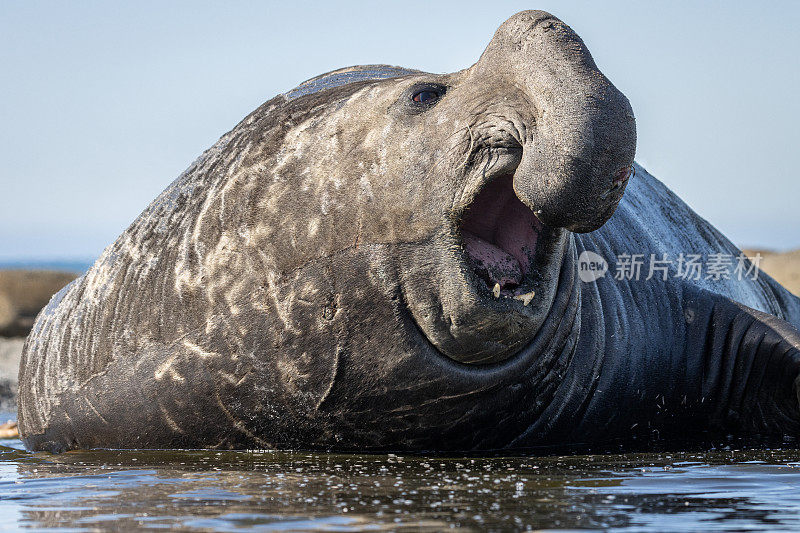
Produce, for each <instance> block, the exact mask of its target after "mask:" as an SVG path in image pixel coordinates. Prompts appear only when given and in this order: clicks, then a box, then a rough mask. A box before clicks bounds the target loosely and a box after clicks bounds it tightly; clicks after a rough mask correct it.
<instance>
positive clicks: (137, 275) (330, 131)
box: [19, 11, 800, 451]
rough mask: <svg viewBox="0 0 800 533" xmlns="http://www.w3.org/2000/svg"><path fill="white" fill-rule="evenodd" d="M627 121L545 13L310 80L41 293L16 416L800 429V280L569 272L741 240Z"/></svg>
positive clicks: (121, 421) (113, 425)
mask: <svg viewBox="0 0 800 533" xmlns="http://www.w3.org/2000/svg"><path fill="white" fill-rule="evenodd" d="M635 136H636V134H635V124H634V116H633V112H632V110H631V106H630V105H629V103H628V100H627V99H626V98H625V96H623V95H622V93H621V92H620V91H619V90H617V89H616V88H615V87H614V86H613V85H612V84H611V82H609V80H608V79H607V78H606V77H605V76H603V74H601V73H600V72H599V70H598V69H597V67H596V65H595V63H594V61H593V59H592V57H591V55H590V54H589V52H588V50H587V49H586V47H585V45H584V43H583V42H582V41H581V39H580V38H579V37H578V36H577V35H576V34H575V33H574V32H573V31H572V30H571V29H570V28H569V27H568V26H566V25H565V24H564V23H563V22H561V21H560V20H558V19H557V18H555V17H553V16H551V15H549V14H547V13H544V12H541V11H526V12H522V13H519V14H517V15H515V16H513V17H512V18H511V19H509V20H508V21H507V22H505V23H504V24H503V25H502V26H501V27H500V28H499V29H498V30H497V32H496V34H495V36H494V38H493V39H492V40H491V42H490V43H489V45H488V47H487V48H486V51H485V52H484V53H483V55H482V56H481V57H480V59H479V60H478V62H477V63H475V64H474V65H473V66H472V67H470V68H468V69H465V70H462V71H460V72H456V73H453V74H445V75H434V74H428V73H425V72H419V71H416V70H408V69H402V68H398V67H387V66H361V67H352V68H347V69H343V70H338V71H334V72H331V73H328V74H325V75H323V76H320V77H317V78H314V79H312V80H309V81H307V82H305V83H303V84H302V85H300V86H299V87H298V88H296V89H294V90H292V91H290V92H288V93H285V94H282V95H280V96H277V97H276V98H273V99H272V100H269V101H268V102H266V103H265V104H263V105H262V106H261V107H259V108H258V109H257V110H256V111H254V112H253V113H252V114H251V115H249V116H248V117H247V118H245V119H244V120H243V121H242V122H241V123H240V124H239V125H238V126H236V127H235V128H234V129H233V130H232V131H231V132H229V133H228V134H226V135H224V136H223V137H222V138H221V139H220V141H219V142H218V143H217V144H216V145H215V146H214V147H212V148H211V149H210V150H209V151H207V152H206V153H205V154H204V155H203V156H201V157H200V158H199V159H198V160H197V161H196V162H195V163H194V164H192V165H191V167H190V168H189V169H188V170H187V171H186V172H185V173H184V174H183V175H182V176H180V177H179V178H178V179H177V180H176V181H175V182H174V183H172V184H171V185H170V186H169V187H168V188H167V189H166V190H165V191H164V193H163V194H162V195H161V196H159V197H158V198H157V199H156V200H155V201H154V202H153V203H152V204H151V205H150V206H149V207H148V208H147V209H146V210H145V211H144V212H143V213H142V215H141V216H140V217H139V218H138V219H137V220H136V221H135V222H134V223H133V224H132V225H131V226H130V227H129V228H128V229H127V230H126V231H125V232H124V233H123V234H122V236H120V237H119V239H118V240H117V241H116V242H115V243H114V244H112V245H111V246H110V247H109V248H108V249H107V250H106V251H105V252H104V253H103V255H102V256H101V257H100V259H99V260H98V261H97V263H96V264H95V265H94V266H93V267H92V268H91V270H89V271H88V272H87V273H86V274H85V275H84V276H82V277H81V278H80V279H78V280H77V281H75V282H74V283H72V284H71V285H69V286H68V287H67V288H66V289H64V290H63V291H61V292H60V293H59V294H57V295H56V296H55V297H54V298H53V300H52V301H51V302H50V304H49V305H48V307H47V308H46V309H45V310H44V311H43V312H42V313H41V315H40V316H39V317H38V319H37V321H36V324H35V326H34V330H33V332H32V334H31V335H30V337H29V339H28V341H27V345H26V347H25V353H24V356H23V360H22V367H21V374H20V376H21V378H20V389H21V393H20V401H19V421H20V429H21V434H22V438H23V440H24V442H25V444H26V445H27V446H28V447H29V448H31V449H34V450H41V449H44V450H56V451H58V450H65V449H70V448H92V447H114V448H134V447H139V448H177V447H181V448H185V447H192V448H194V447H216V448H305V449H336V450H362V451H364V450H405V451H426V450H434V451H451V450H452V451H456V450H457V451H480V450H491V449H507V450H514V449H516V450H520V449H526V448H531V447H537V446H551V445H553V446H558V445H571V444H580V443H589V444H592V443H602V442H606V441H609V440H614V439H616V440H618V441H621V442H630V441H631V440H632V439H640V440H639V442H641V439H645V440H646V439H650V438H652V436H653V435H658V436H659V437H660V438H665V437H675V438H681V437H687V436H695V435H698V434H699V433H710V434H728V433H732V434H737V435H762V436H763V435H787V434H788V435H796V434H797V432H798V429H800V428H799V427H798V422H799V421H800V412H799V411H798V402H797V395H796V387H795V379H796V377H797V376H798V370H800V352H798V347H799V346H800V337H799V336H798V333H797V331H796V330H795V329H794V328H795V327H797V326H798V325H799V324H800V301H798V299H797V298H795V297H793V296H791V295H790V294H789V293H788V292H787V291H786V290H784V289H783V288H782V287H781V286H779V285H778V284H777V283H775V282H774V281H772V280H771V279H769V278H768V277H766V276H764V275H761V276H759V277H758V278H757V279H752V278H751V277H744V278H743V279H741V280H740V279H738V277H737V276H727V277H726V276H717V277H712V276H707V275H704V276H698V277H694V276H678V275H677V272H675V271H674V269H675V266H674V265H672V266H669V268H667V269H666V270H665V271H664V274H670V275H663V276H662V275H660V274H659V275H655V276H650V277H649V279H644V278H639V277H633V276H628V275H625V273H624V272H623V275H621V276H616V275H610V274H608V273H605V274H606V275H601V274H602V273H601V272H599V271H598V275H597V276H595V277H594V278H596V279H591V280H588V281H583V280H582V278H581V277H580V274H581V270H580V268H581V265H580V263H581V261H580V260H579V258H581V257H586V255H585V254H586V253H589V252H590V253H591V254H594V255H592V256H591V257H593V258H597V257H599V258H601V259H602V261H608V262H609V264H608V265H606V266H608V267H609V269H610V268H612V267H618V266H619V263H620V260H619V258H620V257H622V256H623V255H625V254H634V253H636V254H641V255H642V256H643V257H650V256H653V257H658V258H663V257H665V254H669V255H671V256H672V257H675V256H678V255H679V254H684V253H687V254H688V253H693V254H700V255H709V254H723V253H724V254H731V255H735V254H737V253H738V250H737V249H736V248H735V247H734V246H733V245H732V244H731V243H730V242H729V241H728V240H727V239H725V237H723V236H722V235H721V234H720V233H719V232H717V231H716V230H715V229H714V228H713V227H711V226H710V225H709V224H708V223H706V222H705V221H704V220H702V219H700V218H699V217H698V216H697V215H695V214H694V213H693V212H692V211H691V210H690V209H689V208H688V207H687V206H686V205H685V204H684V203H682V202H681V201H680V200H679V199H678V198H676V197H675V196H674V195H673V194H672V193H671V192H670V191H669V190H668V189H667V188H666V187H664V186H663V185H662V184H661V183H660V182H658V181H657V180H656V179H655V178H653V177H652V176H650V175H649V174H648V173H647V172H646V171H645V170H644V169H643V168H641V167H640V166H637V165H634V162H633V158H634V151H635ZM632 175H633V177H632V178H631V176H632ZM626 188H627V192H626V193H625V196H624V198H623V191H625V190H626ZM620 200H621V203H620ZM612 215H613V216H612ZM614 258H617V259H616V260H615V259H614ZM597 262H598V263H599V262H600V261H599V260H598V261H597ZM587 264H589V263H587ZM592 264H594V263H592Z"/></svg>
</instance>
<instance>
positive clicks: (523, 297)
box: [514, 291, 536, 306]
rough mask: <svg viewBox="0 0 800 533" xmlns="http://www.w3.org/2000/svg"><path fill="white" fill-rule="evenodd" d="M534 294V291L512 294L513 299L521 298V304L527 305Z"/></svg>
mask: <svg viewBox="0 0 800 533" xmlns="http://www.w3.org/2000/svg"><path fill="white" fill-rule="evenodd" d="M535 295H536V293H535V292H534V291H531V292H526V293H525V294H518V295H516V296H514V299H515V300H522V305H524V306H527V305H528V304H529V303H531V300H533V297H534V296H535Z"/></svg>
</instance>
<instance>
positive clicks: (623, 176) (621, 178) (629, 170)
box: [612, 165, 633, 188]
mask: <svg viewBox="0 0 800 533" xmlns="http://www.w3.org/2000/svg"><path fill="white" fill-rule="evenodd" d="M632 176H633V166H630V165H628V166H624V167H622V168H621V169H619V170H618V171H617V173H616V174H615V175H614V179H613V180H612V184H613V186H614V188H617V187H619V186H621V185H623V184H624V183H625V182H626V181H628V180H629V179H631V177H632Z"/></svg>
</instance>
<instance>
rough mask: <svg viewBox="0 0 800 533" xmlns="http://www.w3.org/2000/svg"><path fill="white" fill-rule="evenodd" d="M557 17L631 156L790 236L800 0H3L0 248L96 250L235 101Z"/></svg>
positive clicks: (439, 56) (244, 109)
mask: <svg viewBox="0 0 800 533" xmlns="http://www.w3.org/2000/svg"><path fill="white" fill-rule="evenodd" d="M529 8H539V9H546V10H548V11H551V12H552V13H554V14H555V15H557V16H559V17H560V18H562V19H563V20H564V21H566V22H567V23H568V24H570V25H571V26H572V27H573V28H574V29H575V30H576V31H577V32H578V34H579V35H581V36H582V37H583V39H584V41H585V42H586V43H587V45H588V46H589V49H590V50H591V51H592V53H593V55H594V57H595V60H596V62H597V64H598V65H599V66H600V68H601V69H602V70H603V71H604V72H605V73H606V75H608V77H609V78H610V79H611V80H612V81H613V82H614V83H615V84H616V85H617V86H618V87H619V88H620V89H621V90H622V91H623V92H624V93H625V94H626V95H627V96H628V98H629V99H630V100H631V103H632V105H633V109H634V112H635V113H636V117H637V125H638V132H639V144H638V150H637V152H638V153H637V159H638V161H639V162H640V163H642V164H644V165H645V167H646V168H647V169H648V170H650V172H651V173H653V174H655V175H656V176H657V177H659V178H660V179H661V180H662V181H664V182H665V183H667V185H668V186H670V187H671V188H672V189H673V190H675V191H676V192H677V193H678V194H679V195H681V196H682V197H683V198H684V200H686V201H687V202H688V203H689V204H690V205H691V206H692V207H693V208H695V209H696V210H697V211H698V212H699V213H700V214H701V215H702V216H704V217H706V218H707V219H709V220H711V222H712V223H714V224H715V225H716V226H717V227H718V228H720V229H721V230H722V231H723V232H725V233H726V234H727V235H728V236H729V237H730V238H731V239H733V240H734V241H735V242H737V243H738V244H743V245H749V246H753V245H759V246H768V247H774V248H791V247H800V208H798V203H797V202H798V199H799V198H800V179H798V170H797V164H798V161H797V150H798V145H800V142H798V141H800V133H798V127H799V125H800V98H798V96H797V95H798V93H800V91H799V90H798V86H800V60H799V59H798V53H799V52H800V30H798V28H800V2H785V3H779V2H774V3H769V4H766V3H765V4H762V5H758V4H755V3H752V4H744V3H742V4H739V3H735V2H709V3H697V2H656V3H654V2H570V1H558V2H556V1H539V2H516V1H514V2H511V1H509V2H502V1H491V2H487V1H484V2H463V1H460V2H446V1H440V2H436V1H428V2H416V1H408V0H406V1H403V2H397V3H377V2H339V3H333V2H330V3H327V2H326V3H322V2H320V3H313V2H286V1H281V2H235V1H224V2H223V1H218V2H162V1H157V2H141V1H137V2H128V3H121V2H120V3H116V2H109V1H104V2H88V1H82V2H36V1H33V2H32V1H9V0H6V1H4V2H3V3H2V4H0V86H2V92H0V95H1V97H0V161H2V165H0V260H10V259H32V258H37V259H45V258H84V257H94V256H97V255H98V254H99V253H100V252H101V250H102V249H103V248H104V247H105V246H106V245H108V244H109V243H111V242H112V241H113V240H114V239H115V238H116V236H117V235H119V234H120V233H121V232H122V231H123V230H124V229H125V228H126V227H127V226H128V224H130V222H131V221H132V220H133V219H134V218H135V217H136V216H137V215H138V214H139V213H140V212H141V211H142V210H143V209H144V208H145V206H146V205H147V204H148V203H149V202H150V200H152V199H153V198H154V197H155V196H156V195H157V194H158V193H159V192H160V191H161V190H162V189H163V188H164V187H165V186H166V185H167V184H169V182H170V181H172V180H173V179H174V178H175V177H176V176H177V175H178V174H179V173H180V172H181V171H182V170H183V169H184V168H186V167H187V166H188V165H189V163H190V162H191V161H192V160H194V159H195V157H197V156H198V155H199V154H200V153H201V152H202V151H203V150H204V149H205V148H207V147H209V146H210V145H211V144H213V143H214V141H215V140H216V139H217V138H218V137H219V136H220V135H222V134H223V133H224V132H226V131H228V130H229V129H231V128H232V127H233V126H234V125H235V124H236V123H237V122H238V121H239V120H241V119H242V118H243V117H244V116H245V115H246V114H247V113H249V112H250V111H252V110H253V109H254V108H255V107H257V106H258V105H259V104H261V103H262V102H264V101H266V100H268V99H269V98H271V97H272V96H274V95H275V94H277V93H280V92H284V91H286V90H288V89H290V88H292V87H294V86H295V85H297V84H298V83H299V82H301V81H303V80H304V79H307V78H310V77H312V76H315V75H317V74H320V73H322V72H325V71H328V70H332V69H335V68H338V67H342V66H347V65H352V64H364V63H389V64H395V65H402V66H406V67H414V68H419V69H422V70H427V71H431V72H452V71H454V70H459V69H461V68H464V67H467V66H469V65H471V64H472V63H473V62H474V61H475V60H476V59H477V58H478V56H479V55H480V53H481V51H482V50H483V48H484V47H485V46H486V44H487V43H488V41H489V39H490V38H491V36H492V34H493V32H494V30H495V29H496V28H497V26H498V25H499V24H500V23H502V21H503V20H505V19H506V18H508V17H509V16H510V15H512V14H513V13H515V12H517V11H520V10H522V9H529Z"/></svg>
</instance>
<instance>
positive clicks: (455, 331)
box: [284, 11, 636, 364]
mask: <svg viewBox="0 0 800 533" xmlns="http://www.w3.org/2000/svg"><path fill="white" fill-rule="evenodd" d="M376 68H377V67H356V68H353V69H345V70H342V71H337V72H334V73H331V74H328V75H325V76H322V77H320V78H317V79H314V80H310V81H309V82H306V83H305V84H303V85H301V86H300V87H299V88H298V89H296V90H295V92H294V93H289V97H291V98H298V100H303V99H304V98H305V99H308V98H312V97H313V96H314V94H308V93H314V92H315V91H319V90H320V89H324V88H325V87H326V83H330V84H333V85H336V84H339V83H342V81H341V79H342V78H347V77H348V76H350V77H351V80H348V81H352V80H355V81H357V80H358V77H359V76H363V77H367V78H371V80H370V81H368V82H362V83H360V84H359V83H354V84H349V85H346V87H350V89H349V91H347V92H346V93H345V96H342V97H340V98H341V101H340V102H339V103H338V104H337V105H331V104H330V103H329V104H328V106H327V110H326V112H325V113H324V120H323V119H322V118H318V119H317V122H316V123H314V124H317V125H314V124H311V125H309V126H308V127H304V129H303V132H302V133H301V134H300V135H299V136H296V137H295V138H294V139H286V140H284V142H285V143H286V142H287V141H293V142H296V143H299V144H300V145H303V146H305V147H306V148H305V152H304V154H303V160H304V161H306V162H307V161H314V162H315V163H314V164H315V167H316V168H315V169H310V170H309V169H306V170H304V171H303V173H305V174H307V175H316V176H323V180H326V181H329V180H330V179H334V180H335V182H336V184H335V186H334V187H333V189H335V192H332V195H338V196H340V197H342V198H341V201H340V202H339V203H340V204H341V203H347V204H348V206H349V207H348V211H356V212H357V213H358V216H356V217H355V218H354V219H352V217H351V220H348V218H347V216H344V217H340V218H338V219H334V220H336V226H337V231H338V232H340V233H342V234H349V233H352V232H357V235H355V236H352V235H351V236H350V237H348V238H351V239H353V241H354V242H356V243H358V244H360V245H368V244H377V243H387V244H390V245H392V248H393V250H394V253H393V258H394V260H395V263H396V265H395V266H396V267H397V277H398V280H397V283H398V284H399V287H400V293H401V298H402V300H403V304H404V305H405V306H407V308H408V310H409V311H410V315H411V316H412V317H413V320H414V322H415V323H416V325H417V326H418V328H419V330H421V332H422V333H423V334H424V336H425V337H427V339H428V341H430V343H431V344H432V345H433V346H434V347H435V348H436V349H437V350H438V351H439V352H440V353H442V354H444V355H445V356H447V357H449V358H451V359H453V360H455V361H458V362H462V363H471V364H487V363H496V362H498V361H502V360H505V359H507V358H509V357H511V356H512V355H514V354H515V353H517V352H519V351H520V350H521V349H522V348H523V347H524V346H525V345H526V344H527V343H529V342H530V341H531V339H532V338H533V336H534V335H535V334H536V332H537V330H538V328H539V327H540V325H541V324H542V323H543V321H544V319H545V318H546V317H547V315H548V313H549V312H550V309H551V304H552V302H553V299H554V297H555V296H556V295H557V294H558V291H559V290H560V287H559V276H560V272H561V270H562V267H563V266H564V261H565V260H568V261H570V260H573V259H572V258H571V253H572V250H571V249H570V245H571V242H572V241H571V240H570V237H569V235H570V232H587V231H592V230H594V229H597V228H599V227H600V226H601V225H603V223H604V222H605V221H606V220H608V218H609V217H610V216H611V215H612V214H613V212H614V210H615V208H616V206H617V204H618V202H619V201H620V199H621V197H622V194H623V191H624V189H625V184H626V181H627V179H628V177H629V176H630V174H631V169H632V164H633V157H634V152H635V144H636V133H635V122H634V116H633V112H632V110H631V106H630V104H629V103H628V100H627V99H626V98H625V96H624V95H623V94H622V93H621V92H620V91H619V90H617V89H616V88H615V87H614V86H613V85H612V84H611V82H610V81H609V80H608V79H607V78H606V77H605V76H604V75H603V74H602V73H601V72H600V71H599V70H598V69H597V66H596V65H595V63H594V61H593V59H592V57H591V55H590V54H589V51H588V50H587V48H586V46H585V45H584V43H583V42H582V41H581V39H580V38H579V37H578V36H577V35H576V34H575V33H574V32H573V31H572V30H571V29H570V28H569V27H568V26H567V25H566V24H564V23H563V22H561V21H560V20H558V19H557V18H555V17H553V16H552V15H550V14H548V13H545V12H542V11H525V12H522V13H518V14H517V15H515V16H513V17H512V18H510V19H509V20H508V21H506V22H505V23H504V24H503V25H502V26H501V27H500V28H499V29H498V30H497V32H496V34H495V36H494V38H493V39H492V41H491V42H490V44H489V45H488V47H487V48H486V50H485V52H484V53H483V55H482V56H481V57H480V59H479V60H478V62H477V63H476V64H475V65H473V66H472V67H470V68H468V69H465V70H463V71H460V72H456V73H453V74H445V75H433V74H427V73H422V72H418V71H404V70H400V69H395V70H392V69H394V67H381V69H383V70H380V72H382V73H383V74H382V76H376V75H375V73H374V72H372V70H373V69H376ZM378 77H386V78H388V79H383V80H379V81H378V80H376V79H375V78H378ZM321 93H329V95H331V96H332V97H334V98H335V90H333V89H332V90H330V91H321V92H320V93H316V94H321ZM307 105H308V104H307ZM323 125H324V126H323ZM309 136H310V137H309ZM312 139H313V142H312ZM329 185H330V184H329ZM307 187H315V188H316V190H320V189H322V188H324V187H326V186H323V185H321V184H320V183H319V182H317V183H316V184H314V183H309V184H308V185H307ZM341 191H345V192H343V193H342V192H341ZM325 197H326V198H329V195H326V196H325ZM345 197H347V198H345ZM326 201H330V200H326ZM332 203H336V202H332ZM573 267H574V265H573Z"/></svg>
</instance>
